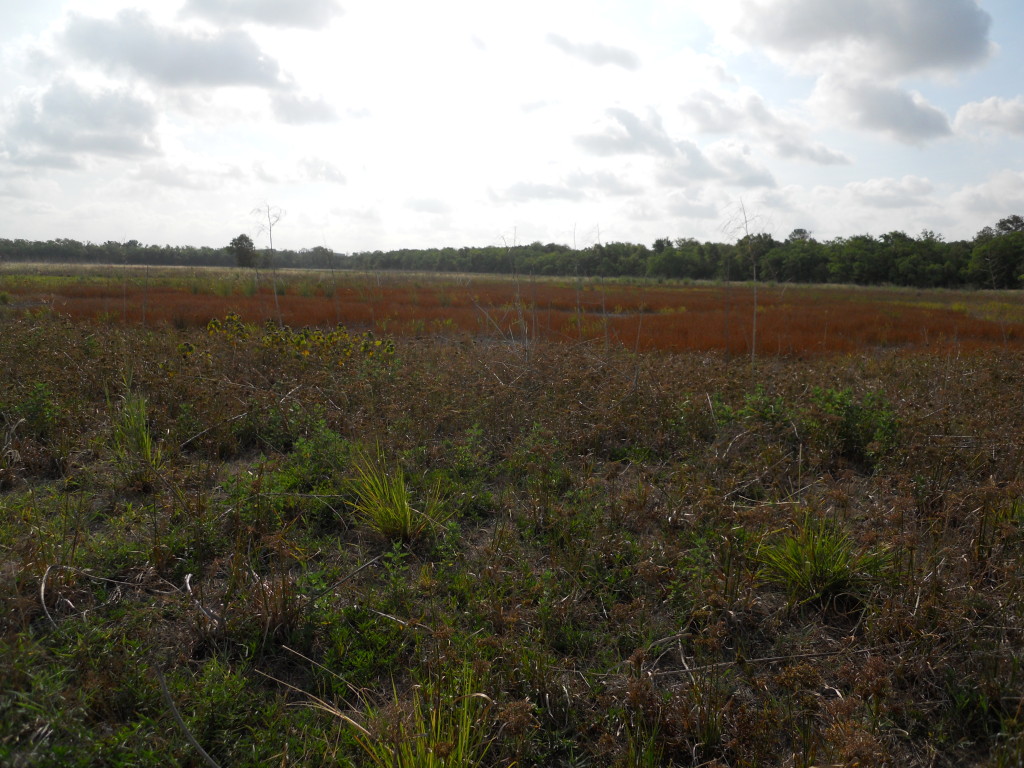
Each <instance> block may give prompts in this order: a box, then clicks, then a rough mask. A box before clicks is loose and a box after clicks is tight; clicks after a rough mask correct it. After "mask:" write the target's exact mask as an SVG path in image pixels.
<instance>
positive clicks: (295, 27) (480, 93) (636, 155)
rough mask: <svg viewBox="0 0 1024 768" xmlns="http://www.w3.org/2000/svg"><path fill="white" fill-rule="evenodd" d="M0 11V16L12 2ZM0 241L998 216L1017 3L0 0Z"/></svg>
mask: <svg viewBox="0 0 1024 768" xmlns="http://www.w3.org/2000/svg"><path fill="white" fill-rule="evenodd" d="M12 6H13V8H12ZM3 16H4V22H3V24H2V25H0V67H2V74H3V77H2V78H0V102H2V105H3V109H2V112H0V237H7V238H29V239H42V240H46V239H51V238H59V237H71V238H75V239H79V240H91V241H94V242H104V241H106V240H118V241H122V240H129V239H136V240H140V241H142V242H144V243H158V244H164V243H169V244H180V245H185V244H191V245H212V246H218V247H219V246H222V245H226V244H227V242H228V241H229V240H230V239H231V238H232V237H234V236H235V235H238V234H240V233H242V232H245V233H248V234H250V235H252V236H253V237H254V239H256V242H257V245H259V246H261V247H262V246H265V245H266V240H267V238H266V234H265V233H262V232H261V231H260V228H259V222H258V221H257V219H256V217H255V216H253V215H252V213H251V212H252V210H253V209H254V208H256V207H258V206H264V205H268V204H269V205H270V206H273V207H276V208H279V209H281V210H282V211H283V212H284V215H283V217H282V218H281V220H280V221H279V222H278V224H277V226H276V227H275V229H274V244H275V245H276V246H277V247H285V248H311V247H313V246H317V245H326V246H328V247H330V248H332V249H334V250H336V251H340V252H351V251H357V250H373V249H378V248H379V249H390V248H397V247H428V246H443V245H453V246H461V245H493V244H501V243H503V242H509V243H511V242H513V241H516V242H519V243H524V242H532V241H535V240H540V241H543V242H549V241H555V242H560V243H566V244H569V245H572V244H574V243H575V245H577V246H578V247H583V246H586V245H590V244H591V243H593V242H595V241H596V240H598V239H599V238H600V240H601V241H602V242H611V241H615V240H621V241H632V242H644V243H648V244H650V243H651V242H652V241H653V240H654V239H656V238H659V237H673V238H675V237H697V238H699V239H711V240H719V241H722V240H730V239H733V238H734V237H735V235H736V231H737V230H736V225H737V223H738V211H739V210H740V209H741V206H742V208H743V209H745V210H746V212H747V214H748V216H749V217H750V222H749V227H750V229H751V230H754V231H764V232H768V233H770V234H772V235H774V236H775V237H776V238H778V239H784V238H785V237H786V236H787V235H788V234H789V232H790V231H792V230H793V229H794V228H797V227H802V228H805V229H808V230H810V231H811V232H813V233H814V235H815V236H816V237H818V238H819V239H827V238H832V237H837V236H849V235H854V234H864V233H869V234H875V235H878V234H882V233H884V232H888V231H891V230H894V229H899V230H903V231H906V232H907V233H908V234H912V235H917V234H918V233H919V232H921V231H922V230H923V229H931V230H934V231H936V232H938V233H940V234H942V235H944V236H945V237H946V238H947V239H957V238H970V237H972V236H973V235H974V234H975V233H976V232H977V231H978V230H979V229H981V228H982V227H983V226H985V225H988V224H993V223H994V222H995V221H997V220H998V219H999V218H1002V217H1003V216H1007V215H1009V214H1013V213H1020V214H1024V80H1022V79H1021V73H1022V72H1024V3H1022V2H1021V0H977V1H976V0H628V1H627V0H516V1H515V2H503V1H501V0H489V1H485V0H434V1H433V2H429V3H428V2H423V1H422V0H415V1H414V0H287V1H285V0H166V1H165V2H161V3H152V2H148V3H145V2H142V0H135V2H132V0H75V1H73V2H61V1H60V0H33V2H27V1H26V2H21V0H3Z"/></svg>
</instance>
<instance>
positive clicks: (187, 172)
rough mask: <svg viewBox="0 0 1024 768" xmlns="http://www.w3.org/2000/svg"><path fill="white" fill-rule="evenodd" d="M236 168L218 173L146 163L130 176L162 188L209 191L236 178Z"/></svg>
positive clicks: (237, 172)
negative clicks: (227, 180)
mask: <svg viewBox="0 0 1024 768" xmlns="http://www.w3.org/2000/svg"><path fill="white" fill-rule="evenodd" d="M239 176H240V173H239V171H238V169H237V168H227V169H224V170H222V171H220V172H213V173H211V172H209V171H207V170H205V169H196V168H188V167H186V166H184V165H169V164H166V163H147V164H146V165H144V166H142V167H141V168H139V169H137V170H136V171H135V172H134V173H132V174H131V177H132V178H133V179H135V180H136V181H143V182H147V183H154V184H157V185H159V186H162V187H177V188H180V189H191V190H195V191H209V190H212V189H217V188H218V187H220V186H221V182H222V181H223V179H225V178H238V177H239Z"/></svg>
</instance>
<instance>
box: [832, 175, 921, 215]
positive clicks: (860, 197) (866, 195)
mask: <svg viewBox="0 0 1024 768" xmlns="http://www.w3.org/2000/svg"><path fill="white" fill-rule="evenodd" d="M845 189H846V191H847V192H848V193H849V195H850V196H851V197H852V198H853V199H854V200H855V201H856V202H858V203H860V204H862V205H866V206H869V207H872V208H909V207H913V206H921V205H929V204H931V200H930V198H929V195H931V194H932V192H934V191H935V187H934V185H933V184H932V183H931V181H929V180H928V179H923V178H920V177H917V176H904V177H903V178H900V179H891V178H885V179H869V180H868V181H859V182H852V183H850V184H847V185H846V187H845Z"/></svg>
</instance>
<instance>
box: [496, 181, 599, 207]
mask: <svg viewBox="0 0 1024 768" xmlns="http://www.w3.org/2000/svg"><path fill="white" fill-rule="evenodd" d="M491 197H492V200H494V201H495V202H509V203H528V202H532V201H535V200H582V199H583V192H581V191H580V190H578V189H573V188H572V187H569V186H567V185H565V184H543V183H535V182H530V181H521V182H517V183H515V184H512V185H510V186H508V187H506V188H505V189H504V190H503V191H501V192H496V193H492V195H491Z"/></svg>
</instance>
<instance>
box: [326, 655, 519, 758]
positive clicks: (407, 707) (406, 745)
mask: <svg viewBox="0 0 1024 768" xmlns="http://www.w3.org/2000/svg"><path fill="white" fill-rule="evenodd" d="M453 677H454V679H451V680H449V679H441V680H439V681H430V682H427V683H426V684H425V685H417V686H414V687H413V690H412V697H411V701H410V702H403V701H402V700H401V698H400V697H399V695H398V692H397V691H393V701H392V702H391V703H390V704H389V705H388V706H387V707H385V708H383V709H378V708H374V707H370V708H369V709H368V711H367V713H366V720H367V725H362V724H360V723H359V722H357V720H356V719H354V718H353V717H351V716H349V715H348V714H346V713H345V712H342V711H341V710H339V709H337V708H335V707H332V706H330V705H323V704H321V706H324V708H325V709H326V710H327V711H328V712H330V713H331V714H334V715H336V716H337V717H339V718H340V719H341V720H343V721H344V722H345V723H347V724H348V725H349V726H351V727H352V728H353V729H354V730H355V732H356V733H355V738H356V741H357V742H358V743H359V746H360V747H361V748H362V750H363V753H364V754H365V756H366V758H367V760H368V761H369V763H370V764H371V765H375V766H378V767H379V768H477V766H481V765H484V759H485V758H486V756H487V752H488V750H489V748H490V746H491V741H492V737H491V736H490V725H491V718H490V715H491V708H492V705H493V702H492V701H491V699H490V698H489V697H488V696H487V695H485V694H483V693H481V692H479V691H478V690H476V687H477V681H476V679H475V676H474V674H473V670H472V668H471V667H469V666H468V665H466V666H463V667H462V668H461V669H460V670H459V671H457V673H456V674H455V675H454V676H453ZM512 765H514V763H506V766H507V768H511V766H512Z"/></svg>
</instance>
